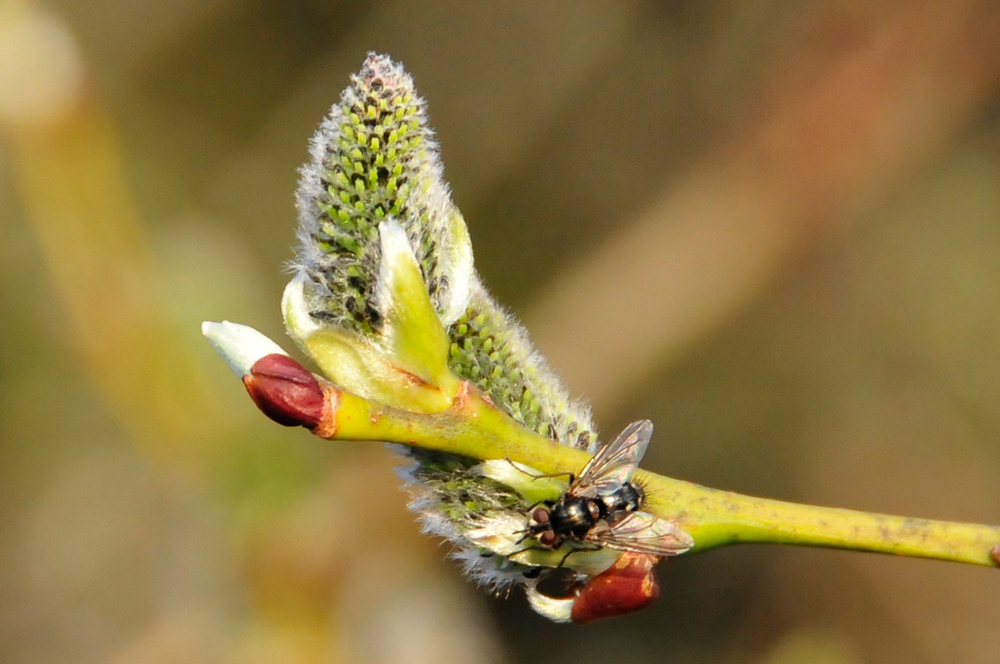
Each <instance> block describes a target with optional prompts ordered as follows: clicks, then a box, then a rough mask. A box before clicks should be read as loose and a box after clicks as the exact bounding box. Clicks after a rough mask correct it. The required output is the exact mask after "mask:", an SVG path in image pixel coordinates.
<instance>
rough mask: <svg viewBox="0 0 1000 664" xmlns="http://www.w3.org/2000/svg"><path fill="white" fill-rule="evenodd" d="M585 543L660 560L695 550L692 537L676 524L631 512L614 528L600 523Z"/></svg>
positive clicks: (588, 535)
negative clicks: (641, 554) (648, 555)
mask: <svg viewBox="0 0 1000 664" xmlns="http://www.w3.org/2000/svg"><path fill="white" fill-rule="evenodd" d="M584 539H586V540H587V541H588V542H593V543H595V544H600V545H601V546H607V547H610V548H612V549H620V550H622V551H633V552H635V553H648V554H650V555H652V556H657V557H659V558H663V557H665V556H674V555H677V554H678V553H684V552H685V551H687V550H688V549H690V548H691V547H692V546H694V540H693V539H691V536H690V535H688V534H687V533H686V532H684V531H683V530H681V529H680V527H678V525H677V524H676V523H674V522H673V521H671V520H669V519H660V518H658V517H655V516H653V515H652V514H647V513H646V512H631V513H629V514H628V515H626V516H624V517H622V518H621V519H619V520H618V521H615V522H614V523H612V524H610V525H609V524H607V523H604V522H601V523H598V524H597V525H596V526H594V527H593V528H591V529H590V532H588V533H587V536H586V537H585V538H584Z"/></svg>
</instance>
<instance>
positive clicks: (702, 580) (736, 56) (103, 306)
mask: <svg viewBox="0 0 1000 664" xmlns="http://www.w3.org/2000/svg"><path fill="white" fill-rule="evenodd" d="M369 50H378V51H380V52H386V53H389V54H390V55H391V56H392V57H393V58H394V59H398V60H401V61H402V62H403V63H404V64H405V66H406V67H407V69H408V70H409V71H410V72H411V73H412V74H413V76H414V78H415V81H416V84H417V88H418V90H419V91H420V93H421V94H422V95H423V96H424V97H426V99H427V101H428V104H429V111H430V118H431V124H432V125H433V126H434V127H435V129H436V131H437V133H438V137H439V139H440V143H441V149H442V155H443V159H444V163H445V175H446V178H447V179H448V180H449V181H450V183H451V185H452V188H453V194H454V198H455V200H456V202H457V204H458V206H459V207H460V208H461V209H462V211H463V212H464V214H465V218H466V220H467V222H468V225H469V229H470V232H471V235H472V239H473V244H474V248H475V252H476V259H477V266H478V269H479V271H480V272H481V274H482V276H483V279H484V281H485V283H486V284H487V285H488V286H489V287H490V288H491V290H492V291H493V293H494V294H495V295H496V296H497V298H498V299H499V300H500V301H501V302H504V303H505V304H507V305H508V306H509V307H510V308H511V309H512V310H513V311H514V312H516V313H517V314H518V315H519V316H520V317H521V319H522V320H523V321H524V322H525V323H526V325H527V326H528V328H529V330H530V331H531V333H532V335H533V337H534V339H535V340H536V342H537V344H538V345H539V347H540V348H541V349H542V351H543V352H544V353H545V354H546V355H547V356H548V358H549V360H550V361H551V363H552V364H553V366H554V367H555V368H556V369H557V370H558V371H559V372H560V373H561V374H562V375H563V377H564V378H565V380H566V382H567V385H568V387H569V389H570V391H571V392H572V393H573V394H574V395H581V396H583V397H584V398H585V399H587V400H589V401H590V402H591V403H592V405H593V407H594V411H595V416H596V419H597V422H598V425H599V427H600V429H601V431H603V432H604V437H605V438H607V437H608V436H609V435H610V434H612V433H614V432H616V431H618V430H619V429H621V427H622V426H624V425H625V424H626V423H627V422H629V421H631V420H632V419H635V418H639V417H649V418H651V419H653V420H654V421H655V423H656V430H657V435H656V437H655V438H654V441H653V444H652V446H651V448H650V451H649V454H648V455H647V458H646V461H645V465H646V466H647V467H649V468H650V469H654V470H656V471H658V472H661V473H665V474H668V475H672V476H675V477H681V478H684V479H689V480H693V481H696V482H699V483H702V484H707V485H710V486H715V487H718V488H725V489H733V490H738V491H742V492H748V493H753V494H758V495H766V496H770V497H775V498H782V499H787V500H796V501H805V502H810V503H820V504H825V505H837V506H843V507H851V508H856V509H864V510H874V511H881V512H891V513H903V514H907V515H913V516H923V517H934V518H941V519H950V520H966V521H976V522H985V523H1000V500H998V499H1000V490H998V487H997V481H996V480H997V477H998V476H1000V344H998V343H997V338H998V330H1000V288H998V284H1000V5H998V4H997V3H995V2H990V1H988V0H983V1H974V0H953V1H952V2H947V3H945V2H935V1H933V0H914V1H912V2H891V1H882V2H858V1H856V0H820V1H818V2H777V1H775V0H751V1H743V2H713V3H692V2H652V1H649V0H616V1H610V0H606V1H601V0H579V1H578V2H574V3H566V2H547V1H535V2H511V3H466V2H458V1H453V2H448V1H439V2H426V3H406V2H399V1H388V2H382V3H347V2H340V1H338V0H256V1H253V2H251V1H249V0H144V1H143V2H130V1H128V0H48V1H46V2H41V1H38V2H32V1H30V0H0V231H2V236H0V237H2V240H0V660H2V661H4V662H22V663H36V662H37V663H42V662H67V661H73V662H83V663H89V662H111V663H114V664H118V663H126V662H128V663H131V662H143V663H146V662H148V663H160V662H163V663H167V662H177V661H184V662H190V663H192V664H199V663H202V662H205V663H209V662H212V663H214V662H222V663H230V662H232V663H235V662H240V663H245V662H250V663H255V662H261V663H263V662H290V663H299V662H301V663H303V664H305V663H312V662H360V663H367V662H459V661H460V662H470V663H474V664H477V663H480V662H484V663H501V662H511V663H516V662H529V661H540V660H545V661H548V660H555V659H558V661H580V662H585V661H601V662H644V661H665V662H683V663H687V662H691V663H695V662H726V663H734V664H735V663H740V664H742V663H744V662H751V663H760V664H793V663H797V662H803V663H804V662H817V663H819V664H854V663H863V662H901V661H905V662H908V663H913V664H924V663H927V664H930V663H936V662H969V663H977V662H984V663H985V662H995V661H996V656H997V652H1000V574H997V573H996V572H995V571H990V570H988V569H983V568H978V567H966V566H961V565H955V564H949V563H941V562H930V561H921V560H910V559H895V558H889V557H885V556H878V555H869V554H860V553H850V552H837V551H824V550H812V549H798V548H791V547H789V548H783V547H775V546H757V547H753V546H742V547H734V548H729V549H724V550H719V551H715V552H709V553H706V554H704V555H698V556H691V557H681V558H680V559H677V560H672V561H669V563H666V564H663V565H661V566H660V573H661V587H662V596H661V598H660V600H659V602H658V603H657V604H656V605H654V607H653V608H652V609H650V610H647V611H645V612H643V613H641V614H636V615H634V616H629V617H625V618H618V619H615V620H613V621H607V622H604V623H597V624H595V625H592V626H587V627H576V626H556V625H552V624H549V623H547V622H545V621H544V620H542V619H540V618H538V617H537V616H535V615H534V614H532V613H531V612H530V611H529V610H528V608H527V606H526V603H525V601H524V599H523V596H521V593H520V592H515V593H514V594H513V595H512V597H511V598H509V599H506V600H505V599H497V598H493V597H490V596H487V595H486V594H485V593H483V592H482V591H481V590H479V589H478V588H475V587H473V586H472V585H471V584H469V583H467V582H465V581H464V580H463V579H462V578H461V577H460V575H459V573H458V571H457V568H456V566H455V565H454V564H452V563H451V562H449V561H447V560H446V554H447V550H446V548H444V547H442V546H440V544H439V543H438V542H435V541H432V540H430V539H428V538H424V537H421V536H420V535H419V534H418V528H417V526H416V525H415V524H414V522H413V518H412V515H410V514H409V513H408V512H406V511H405V507H404V506H405V501H406V497H405V495H404V494H403V493H402V492H401V491H399V488H398V485H399V482H398V481H397V479H396V478H395V477H394V476H393V474H392V470H391V469H392V466H393V460H392V459H391V457H390V455H389V454H388V453H387V452H386V451H385V450H384V449H382V447H381V446H378V445H361V444H353V445H347V444H337V443H331V442H327V441H323V440H319V439H316V438H313V437H311V436H310V435H309V434H308V433H306V432H305V431H303V430H301V429H295V430H289V429H283V428H281V427H278V426H277V425H275V424H273V423H272V422H270V421H268V420H267V419H265V418H264V417H263V416H262V415H260V413H258V412H257V411H256V410H255V409H254V407H253V405H252V404H251V402H250V400H249V399H248V398H246V395H245V393H244V390H243V388H242V387H241V385H240V384H239V382H238V381H236V380H234V378H233V376H232V375H231V374H230V373H229V371H228V369H227V368H226V367H225V365H224V364H223V362H222V361H221V360H219V359H218V358H217V357H215V356H214V354H213V352H212V350H211V349H210V347H209V345H208V344H207V343H206V342H205V341H204V340H203V339H202V337H201V335H200V333H199V324H200V322H201V321H202V320H205V319H209V320H221V319H229V320H234V321H240V322H243V323H246V324H249V325H253V326H254V327H257V328H258V329H261V330H262V331H264V332H266V333H268V334H269V335H271V336H272V337H274V338H275V339H282V338H283V332H282V328H281V323H280V320H279V312H278V301H279V298H280V294H281V290H282V287H283V285H284V282H285V280H286V278H287V274H286V273H285V271H284V265H285V263H286V261H288V260H289V259H290V258H291V250H290V244H291V242H292V238H293V232H294V228H295V213H294V209H293V191H294V188H295V184H296V169H297V167H298V166H299V165H300V164H301V163H302V162H304V161H305V160H306V158H307V142H308V139H309V137H310V136H311V134H312V132H313V131H314V129H315V128H316V126H317V125H318V123H319V122H320V120H321V118H322V117H323V116H324V115H325V114H326V112H327V110H328V108H329V106H330V105H331V104H332V103H333V102H334V101H336V100H337V99H338V97H339V94H340V91H341V90H342V89H343V88H344V87H345V86H346V85H347V80H348V75H349V74H351V73H352V72H355V71H357V70H358V69H359V67H360V66H361V63H362V61H363V59H364V56H365V54H366V52H367V51H369Z"/></svg>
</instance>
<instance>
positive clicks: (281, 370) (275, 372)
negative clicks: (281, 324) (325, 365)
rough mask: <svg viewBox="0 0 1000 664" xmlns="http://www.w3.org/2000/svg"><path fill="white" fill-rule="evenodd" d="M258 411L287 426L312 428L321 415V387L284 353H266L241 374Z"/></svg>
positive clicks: (303, 368)
mask: <svg viewBox="0 0 1000 664" xmlns="http://www.w3.org/2000/svg"><path fill="white" fill-rule="evenodd" d="M243 384H244V385H246V388H247V392H249V393H250V398H251V399H253V401H254V403H255V404H257V407H258V408H260V410H261V412H263V413H264V414H265V415H267V416H268V417H270V418H271V419H272V420H274V421H275V422H277V423H278V424H283V425H285V426H286V427H294V426H304V427H306V428H309V429H313V428H315V427H316V425H318V424H319V423H320V421H321V420H322V418H323V402H324V397H323V388H322V387H320V384H319V381H317V380H316V377H315V376H313V375H312V374H311V373H310V372H309V371H308V370H306V368H305V367H303V366H302V365H301V364H299V363H298V362H296V361H295V360H293V359H292V358H290V357H288V356H287V355H279V354H277V353H274V354H272V355H265V356H264V357H262V358H260V359H259V360H257V362H256V363H255V364H254V365H253V366H252V367H251V368H250V373H249V374H247V375H246V376H243Z"/></svg>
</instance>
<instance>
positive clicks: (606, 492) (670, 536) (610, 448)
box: [527, 420, 694, 557]
mask: <svg viewBox="0 0 1000 664" xmlns="http://www.w3.org/2000/svg"><path fill="white" fill-rule="evenodd" d="M652 435H653V423H652V422H650V421H649V420H640V421H638V422H633V423H632V424H630V425H628V426H627V427H626V428H625V430H624V431H622V432H621V433H620V434H619V435H618V437H617V438H615V439H614V440H613V441H612V442H611V443H609V444H608V445H605V446H604V447H602V448H601V449H600V450H598V452H597V454H595V455H594V457H593V458H592V459H591V460H590V461H589V462H588V463H587V465H586V466H584V468H583V471H582V472H581V473H580V476H579V477H576V478H572V477H571V479H570V484H569V488H568V489H567V490H566V493H565V494H564V495H563V496H562V497H561V498H559V499H558V500H554V501H544V502H542V503H541V504H540V505H538V506H537V507H536V508H535V509H534V510H532V512H531V516H530V518H529V519H528V533H527V534H528V535H530V536H532V537H534V538H535V540H536V541H537V542H538V544H540V545H541V546H542V547H543V548H545V549H558V548H559V547H560V546H561V545H562V543H563V542H565V541H566V540H578V541H582V542H585V543H588V544H593V545H595V548H603V547H610V548H612V549H620V550H622V551H631V552H634V553H642V554H649V555H652V556H657V557H664V556H670V555H675V554H678V553H682V552H684V551H686V550H687V549H689V548H691V546H692V545H693V544H694V542H693V540H692V539H691V536H690V535H688V534H687V533H686V532H684V531H683V530H681V529H680V528H679V527H678V526H677V524H676V523H674V522H673V521H670V520H668V519H661V518H658V517H655V516H653V515H652V514H647V513H646V512H642V511H640V510H641V508H642V505H643V503H644V502H645V499H646V494H645V492H644V491H643V489H642V486H640V485H639V484H636V483H634V482H632V481H631V478H632V473H633V472H635V469H636V467H638V465H639V461H640V460H641V459H642V456H643V454H645V452H646V447H647V446H648V445H649V439H650V437H651V436H652Z"/></svg>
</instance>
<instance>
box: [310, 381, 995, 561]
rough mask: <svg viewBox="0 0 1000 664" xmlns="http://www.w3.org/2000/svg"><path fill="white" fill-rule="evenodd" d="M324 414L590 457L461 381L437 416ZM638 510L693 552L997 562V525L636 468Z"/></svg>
mask: <svg viewBox="0 0 1000 664" xmlns="http://www.w3.org/2000/svg"><path fill="white" fill-rule="evenodd" d="M325 389H326V392H327V395H328V401H329V402H330V403H332V404H335V406H334V407H333V408H331V409H328V411H327V414H326V418H325V420H324V422H323V423H321V424H320V426H319V427H317V428H316V433H317V434H318V435H322V436H323V437H325V438H333V439H341V440H376V441H386V442H395V443H403V444H406V445H412V446H415V447H421V448H424V449H432V450H438V451H441V452H450V453H453V454H460V455H463V456H468V457H473V458H476V459H503V458H509V459H510V460H512V461H517V462H520V463H524V464H527V465H529V466H532V467H534V468H536V469H538V470H539V471H541V472H543V473H561V472H567V473H570V472H571V473H578V472H579V471H580V470H581V469H582V468H583V466H584V465H585V464H586V462H587V460H588V459H589V456H588V455H587V454H586V453H584V452H582V451H580V450H576V449H572V448H569V447H565V446H562V445H559V444H557V443H555V442H554V441H552V440H549V439H548V438H545V437H543V436H540V435H538V434H535V433H532V432H530V431H528V430H526V429H524V428H523V427H521V426H519V425H518V424H517V423H516V422H514V421H513V420H511V419H510V418H509V417H507V416H506V415H505V414H504V413H502V412H501V411H500V410H498V409H497V408H495V407H494V406H493V405H492V404H491V403H489V402H488V400H486V399H485V398H484V397H483V395H482V394H481V393H480V392H479V391H478V390H477V389H476V388H475V387H473V386H471V385H469V384H468V383H464V384H463V385H462V388H461V389H460V391H459V394H458V396H457V397H456V399H455V402H454V404H453V405H452V406H451V407H450V408H448V409H446V410H443V411H441V412H438V413H432V414H425V413H412V412H407V411H402V410H398V409H394V408H387V407H384V406H380V405H378V404H374V403H372V402H370V401H367V400H365V399H361V398H359V397H356V396H354V395H351V394H348V393H345V392H343V391H341V390H338V389H337V388H336V387H333V386H329V385H328V386H327V387H326V388H325ZM636 479H637V480H638V482H639V483H641V484H642V485H643V486H644V487H645V489H646V494H647V501H646V504H645V506H644V508H643V509H644V510H645V511H648V512H650V513H652V514H655V515H657V516H660V517H663V518H668V519H673V520H675V521H677V522H678V524H679V525H680V526H681V527H682V528H684V530H686V531H687V532H688V533H689V534H690V535H691V536H692V537H693V538H694V541H695V546H694V548H693V549H692V551H704V550H707V549H712V548H715V547H719V546H725V545H727V544H737V543H742V542H759V543H772V544H796V545H800V546H822V547H830V548H838V549H854V550H860V551H876V552H881V553H892V554H896V555H904V556H915V557H921V558H937V559H940V560H951V561H955V562H964V563H972V564H976V565H985V566H993V567H995V566H997V565H998V564H1000V563H998V561H997V560H996V558H995V556H996V555H997V554H996V553H994V551H998V550H1000V527H997V526H988V525H979V524H968V523H953V522H947V521H932V520H927V519H915V518H909V517H899V516H888V515H883V514H873V513H868V512H859V511H854V510H846V509H838V508H831V507H818V506H812V505H801V504H796V503H789V502H783V501H778V500H770V499H766V498H756V497H753V496H745V495H741V494H738V493H732V492H729V491H719V490H717V489H710V488H707V487H703V486H699V485H697V484H692V483H690V482H685V481H683V480H677V479H672V478H669V477H664V476H661V475H657V474H655V473H650V472H646V471H639V472H638V473H637V475H636Z"/></svg>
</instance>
